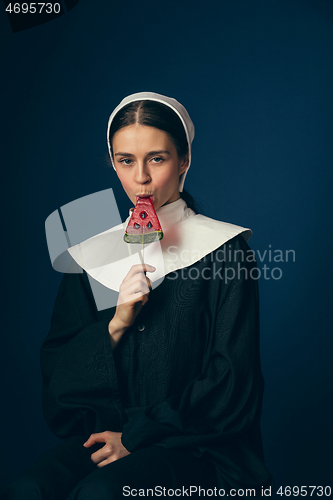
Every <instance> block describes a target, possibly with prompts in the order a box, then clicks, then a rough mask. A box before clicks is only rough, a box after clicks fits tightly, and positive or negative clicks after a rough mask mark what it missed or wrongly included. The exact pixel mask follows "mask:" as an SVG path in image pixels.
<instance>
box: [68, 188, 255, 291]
mask: <svg viewBox="0 0 333 500" xmlns="http://www.w3.org/2000/svg"><path fill="white" fill-rule="evenodd" d="M156 213H157V216H158V218H159V221H160V223H161V227H162V230H163V233H164V237H163V239H162V240H160V241H156V242H154V243H150V244H148V245H144V247H143V246H142V245H130V244H128V243H125V241H124V239H123V236H124V233H125V229H126V227H127V224H128V220H129V218H130V216H129V217H128V218H127V220H126V221H125V222H124V223H123V224H119V225H118V226H115V227H113V228H111V229H109V230H107V231H104V232H103V233H100V234H97V235H96V236H93V237H92V238H89V239H88V240H85V241H83V242H82V243H79V244H78V245H75V246H73V247H71V248H69V249H68V252H69V253H70V255H71V256H72V257H73V259H74V260H75V261H76V262H77V263H78V264H79V266H80V267H81V268H82V269H84V270H85V271H86V272H87V273H88V275H90V276H91V277H92V278H94V279H95V280H96V281H98V282H99V283H101V284H103V285H104V286H106V287H107V288H109V289H111V290H115V291H116V292H119V287H120V285H121V283H122V281H123V279H124V278H125V276H126V274H127V273H128V271H129V269H130V268H131V266H132V265H134V264H140V262H141V259H140V256H141V258H142V253H143V255H144V257H143V259H144V262H145V263H147V264H150V265H153V266H154V267H156V271H154V272H153V273H148V276H149V278H150V280H151V281H152V284H153V288H154V284H155V286H158V285H159V284H160V283H161V279H163V278H164V276H165V275H167V274H169V273H171V272H173V271H176V270H178V269H182V268H185V267H188V266H190V265H192V264H194V263H195V262H197V261H198V260H200V259H202V258H203V257H204V256H205V255H208V254H209V253H210V252H212V251H214V250H216V249H217V248H219V247H220V246H221V245H223V244H224V243H226V242H227V241H229V240H230V239H231V238H233V237H234V236H236V235H238V234H242V235H243V236H244V238H245V240H248V239H249V237H250V236H251V234H252V231H251V230H250V229H245V228H243V227H240V226H235V225H233V224H228V223H226V222H221V221H217V220H214V219H211V218H209V217H205V216H204V215H200V214H195V212H193V210H191V209H190V208H188V207H187V205H186V203H185V201H184V200H183V199H182V198H179V199H178V200H176V201H174V202H172V203H169V204H168V205H164V206H162V207H160V208H159V209H157V211H156ZM157 282H158V283H157Z"/></svg>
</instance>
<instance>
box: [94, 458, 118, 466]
mask: <svg viewBox="0 0 333 500" xmlns="http://www.w3.org/2000/svg"><path fill="white" fill-rule="evenodd" d="M116 460H117V458H114V457H113V456H112V457H108V458H107V459H106V460H103V461H102V462H99V463H98V464H97V467H104V466H105V465H108V464H111V463H112V462H115V461H116Z"/></svg>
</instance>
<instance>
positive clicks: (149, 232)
mask: <svg viewBox="0 0 333 500" xmlns="http://www.w3.org/2000/svg"><path fill="white" fill-rule="evenodd" d="M162 238H163V231H162V228H161V224H160V221H159V220H158V217H157V215H156V212H155V209H154V206H153V202H152V200H151V198H150V197H148V198H141V197H140V196H137V198H136V205H135V208H134V210H133V212H132V215H131V218H130V220H129V223H128V225H127V228H126V232H125V235H124V240H125V241H126V243H152V242H153V241H158V240H161V239H162Z"/></svg>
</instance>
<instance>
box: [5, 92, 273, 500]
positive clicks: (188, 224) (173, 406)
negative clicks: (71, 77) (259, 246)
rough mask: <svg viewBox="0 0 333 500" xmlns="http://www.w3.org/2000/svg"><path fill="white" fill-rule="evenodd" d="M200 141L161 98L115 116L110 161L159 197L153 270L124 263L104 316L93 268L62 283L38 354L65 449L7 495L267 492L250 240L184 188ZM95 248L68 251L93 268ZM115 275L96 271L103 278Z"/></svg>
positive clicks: (131, 184)
mask: <svg viewBox="0 0 333 500" xmlns="http://www.w3.org/2000/svg"><path fill="white" fill-rule="evenodd" d="M193 137H194V127H193V124H192V121H191V119H190V117H189V115H188V114H187V112H186V110H185V108H184V107H183V106H182V105H181V104H180V103H178V102H177V101H176V100H174V99H171V98H168V97H165V96H161V95H159V94H154V93H150V92H146V93H139V94H134V95H131V96H128V97H127V98H126V99H124V100H123V101H122V102H121V103H120V105H119V106H118V107H117V108H116V109H115V110H114V112H113V113H112V115H111V117H110V120H109V125H108V144H109V151H110V155H111V161H112V164H113V167H114V168H115V170H116V173H117V176H118V178H119V180H120V182H121V184H122V186H123V188H124V190H125V192H126V193H127V195H128V197H129V198H130V200H131V202H132V203H133V205H135V204H136V201H137V197H138V196H139V197H140V196H141V197H151V200H152V202H153V205H154V209H155V211H156V214H157V216H158V219H159V221H160V223H161V226H162V230H163V232H164V238H163V239H162V240H161V241H160V242H158V245H160V246H159V247H158V248H159V258H155V254H154V252H151V253H149V248H154V245H155V244H152V245H151V246H150V247H149V246H148V247H147V250H145V253H144V263H143V264H140V263H136V264H133V263H132V264H131V265H130V264H129V262H133V261H129V260H128V259H126V258H124V259H120V260H119V261H118V262H117V263H116V265H115V266H113V273H111V274H112V275H117V279H118V285H117V284H116V285H114V289H116V290H118V291H119V297H118V302H117V305H115V306H113V307H111V308H109V309H104V310H102V311H100V310H98V308H97V307H96V304H95V301H94V296H93V293H92V291H91V287H90V285H89V279H88V275H87V272H83V273H82V274H65V275H64V277H63V280H62V283H61V286H60V290H59V293H58V297H57V300H56V304H55V309H54V313H53V317H52V324H51V329H50V332H49V334H48V336H47V338H46V340H45V341H44V344H43V346H42V350H41V365H42V372H43V380H44V394H43V405H44V413H45V418H46V421H47V423H48V425H49V426H50V428H51V430H52V431H53V432H54V433H55V434H56V435H57V436H59V437H60V438H64V441H62V442H61V443H60V444H59V445H58V446H56V447H55V448H54V449H53V450H51V451H49V452H48V453H47V454H46V455H45V456H43V457H42V458H41V459H40V460H39V461H37V462H36V463H35V464H34V465H33V466H32V467H31V468H30V469H29V470H28V471H27V472H26V473H25V474H24V475H23V476H22V477H21V478H20V479H19V480H17V481H15V482H13V483H11V484H10V485H8V486H7V489H6V490H5V491H4V492H3V495H2V496H1V498H2V499H5V498H11V499H20V498H22V499H24V500H29V499H33V498H43V499H44V498H45V499H48V500H51V499H54V500H62V499H64V500H65V499H67V498H68V499H69V500H74V499H79V500H88V499H89V500H91V499H93V498H94V499H100V500H106V499H107V500H110V499H115V498H123V497H124V496H136V495H137V496H171V495H174V496H199V494H200V496H203V495H204V492H203V490H205V494H207V495H209V494H212V493H211V492H208V493H207V491H208V490H213V492H214V493H213V494H214V496H223V495H227V494H231V495H232V496H237V490H238V489H240V488H243V489H245V488H251V489H254V490H256V491H257V492H258V493H260V491H261V487H262V486H264V487H267V486H268V485H270V482H271V476H270V474H269V472H268V471H267V469H266V467H265V464H264V458H263V451H262V443H261V434H260V413H261V403H262V393H263V378H262V375H261V369H260V357H259V323H258V321H259V316H258V291H257V280H256V273H255V262H254V258H253V257H252V258H250V256H251V255H252V254H251V252H250V251H249V247H248V245H247V243H246V239H247V238H248V237H249V235H250V234H251V232H250V231H249V230H245V229H244V228H241V227H238V226H234V225H231V224H226V223H223V222H219V221H215V220H213V219H210V218H207V217H204V216H203V215H200V214H198V213H196V208H195V206H194V204H193V200H192V199H191V198H190V197H189V196H188V194H187V193H185V191H184V190H183V185H184V180H185V176H186V174H187V171H188V169H189V166H190V161H191V143H192V140H193ZM201 168H204V167H201ZM127 222H128V221H126V223H124V225H123V226H122V228H123V229H124V228H126V225H127ZM122 234H123V232H122ZM88 243H89V244H88V245H86V244H85V242H83V243H82V244H81V245H79V246H78V247H79V251H77V252H76V250H77V249H76V250H75V248H74V249H71V252H70V253H71V255H72V256H73V258H75V259H76V260H77V262H79V263H80V264H81V266H82V267H83V269H85V260H84V259H81V260H80V255H84V251H85V250H86V251H87V252H89V251H90V252H92V253H93V252H94V245H93V241H90V240H88ZM99 244H100V240H99ZM95 248H97V247H95ZM110 252H111V253H112V251H111V249H110ZM139 262H140V261H139ZM86 270H87V271H88V272H89V273H90V272H91V273H92V271H91V270H90V269H87V268H86ZM103 273H104V275H103ZM108 273H109V275H110V268H109V267H108V266H106V268H105V272H104V271H103V269H102V271H101V270H100V269H99V281H100V282H101V283H103V282H104V284H105V282H106V281H107V279H110V280H111V278H110V276H108ZM91 275H92V276H93V273H92V274H91ZM117 279H115V283H116V281H117ZM111 281H112V280H111ZM111 281H110V282H111ZM119 285H120V286H119ZM110 287H111V288H112V285H110ZM164 488H165V489H164ZM200 488H201V493H200ZM214 488H216V490H214ZM231 490H232V491H231Z"/></svg>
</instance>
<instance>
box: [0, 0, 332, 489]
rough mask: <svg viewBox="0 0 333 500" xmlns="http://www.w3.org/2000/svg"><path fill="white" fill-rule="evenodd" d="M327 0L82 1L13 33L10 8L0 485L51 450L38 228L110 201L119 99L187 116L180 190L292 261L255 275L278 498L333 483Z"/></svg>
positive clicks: (46, 309) (50, 288) (51, 284)
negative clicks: (284, 490) (105, 195)
mask: <svg viewBox="0 0 333 500" xmlns="http://www.w3.org/2000/svg"><path fill="white" fill-rule="evenodd" d="M332 23H333V2H332V1H331V0H298V1H297V0H279V1H277V0H220V1H216V2H210V1H207V2H189V1H187V0H184V1H182V2H180V1H179V0H177V1H170V0H168V1H167V2H166V1H158V2H157V1H156V0H155V1H154V2H148V1H147V2H146V1H141V2H139V1H138V0H127V1H121V2H116V1H113V2H112V1H107V0H105V1H102V2H91V1H90V2H89V1H88V0H80V2H79V3H78V5H77V6H76V7H75V8H73V9H72V10H71V11H70V12H68V13H67V14H65V15H63V16H62V17H60V18H58V19H55V20H54V21H51V22H48V23H46V24H43V25H41V26H37V27H36V28H33V29H28V30H25V31H21V32H18V33H15V34H13V33H12V32H11V28H10V24H9V21H8V19H7V17H6V15H5V12H4V11H3V8H2V13H1V15H0V28H1V68H2V77H1V87H2V90H1V92H2V95H1V97H2V99H1V101H2V104H3V110H4V111H3V113H2V118H3V122H2V132H1V139H2V141H3V142H4V148H3V152H2V153H1V165H2V168H1V178H2V181H1V188H2V189H1V191H2V195H1V201H2V205H3V208H2V211H3V214H4V217H3V220H2V226H1V233H2V238H1V250H2V262H3V265H4V266H3V267H4V269H3V273H2V278H3V286H2V291H3V295H4V298H3V300H2V302H1V303H2V305H3V306H4V309H3V312H2V314H1V319H2V321H1V322H2V328H1V336H2V342H1V351H2V361H1V368H2V369H3V374H2V378H1V381H2V391H1V395H2V404H1V408H2V409H1V418H2V425H1V449H2V453H1V455H2V459H3V460H4V464H3V466H2V470H1V472H2V473H3V478H2V479H1V484H3V483H5V482H6V481H7V480H10V479H13V478H14V477H16V476H18V475H19V474H20V473H21V472H22V471H23V470H24V469H25V468H26V467H27V466H28V465H29V464H30V463H32V462H33V461H34V460H35V459H36V458H37V457H39V456H40V455H41V454H42V453H43V452H44V451H45V450H46V449H48V448H50V447H51V446H52V445H53V444H55V443H56V442H57V439H56V438H55V437H53V436H52V434H51V432H50V431H49V430H48V428H47V427H46V424H45V423H44V420H43V416H42V410H41V376H40V368H39V348H40V345H41V342H42V340H43V339H44V337H45V336H46V334H47V332H48V328H49V324H50V318H51V313H52V309H53V304H54V300H55V297H56V293H57V289H58V286H59V283H60V279H61V275H60V274H58V273H56V272H55V271H53V269H52V267H51V264H50V260H49V256H48V251H47V247H46V241H45V232H44V222H45V219H46V218H47V217H48V215H49V214H50V213H51V212H53V211H54V210H56V209H57V208H59V207H60V206H62V205H64V204H66V203H68V202H70V201H72V200H75V199H77V198H80V197H82V196H85V195H88V194H90V193H94V192H97V191H100V190H103V189H106V188H109V187H112V188H113V189H114V192H115V195H116V199H117V201H118V205H119V208H120V211H121V215H122V217H123V218H125V217H126V216H127V211H128V208H129V207H130V205H131V204H130V202H129V201H128V200H127V198H126V195H125V194H124V193H123V192H122V188H121V186H120V184H119V182H118V180H117V178H116V175H115V174H114V172H113V170H112V168H111V167H110V165H109V163H108V156H107V146H106V126H107V120H108V116H109V114H110V112H111V111H112V109H113V108H114V107H115V106H116V105H117V104H118V102H119V101H120V100H121V99H122V98H123V97H124V96H126V95H128V94H130V93H133V92H139V91H144V90H148V91H154V92H158V93H162V94H165V95H169V96H172V97H175V98H176V99H178V100H179V101H180V102H182V103H183V104H184V105H185V106H186V108H187V109H188V110H189V113H190V115H191V117H192V119H193V121H194V124H195V126H196V137H195V140H194V144H193V163H192V166H191V169H190V171H189V173H188V175H187V179H186V183H185V187H186V188H187V189H188V190H189V191H190V192H191V193H192V194H193V196H194V197H195V198H196V199H197V200H198V202H199V203H201V204H202V206H203V208H204V209H205V213H206V214H207V215H209V216H211V217H213V218H216V219H220V220H224V221H227V222H232V223H235V224H239V225H242V226H246V227H251V228H252V229H253V231H254V235H253V237H252V238H251V240H250V243H251V246H252V248H253V249H255V250H258V249H259V250H260V251H261V252H263V251H264V250H265V249H268V248H269V245H271V249H272V250H275V249H280V250H282V251H283V252H284V251H285V250H288V249H293V250H295V252H296V261H295V262H288V263H280V264H274V263H269V262H268V261H267V260H266V261H265V263H266V265H268V266H269V267H270V268H272V267H276V266H279V267H281V269H282V271H283V276H282V278H281V279H280V280H273V279H267V280H265V279H263V278H262V279H261V280H260V292H261V325H262V329H261V345H262V366H263V372H264V376H265V380H266V392H265V400H264V408H263V418H262V431H263V438H264V447H265V454H266V461H267V465H268V467H269V469H270V470H271V472H272V474H273V476H274V478H275V482H276V486H279V485H291V486H292V485H297V486H301V485H305V486H307V485H320V484H321V485H332V468H331V464H332V424H331V421H332V412H331V400H332V388H331V386H332V360H331V358H332V354H331V353H332V347H333V346H332V319H331V310H332V306H331V298H332V293H331V289H332V273H331V263H332V258H331V249H332V228H331V220H332V170H333V169H332V161H333V141H332V132H333V119H332V116H333V98H332V89H333V69H332V68H333V66H332V54H333V29H332Z"/></svg>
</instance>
